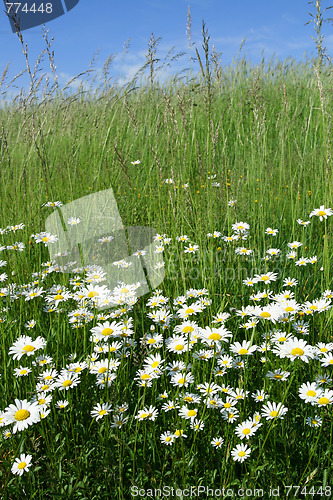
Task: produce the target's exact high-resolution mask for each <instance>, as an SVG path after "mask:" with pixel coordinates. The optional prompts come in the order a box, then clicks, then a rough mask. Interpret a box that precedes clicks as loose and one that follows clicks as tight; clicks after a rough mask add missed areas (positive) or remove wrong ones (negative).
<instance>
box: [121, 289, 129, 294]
mask: <svg viewBox="0 0 333 500" xmlns="http://www.w3.org/2000/svg"><path fill="white" fill-rule="evenodd" d="M128 292H129V289H128V288H122V289H121V290H120V293H128Z"/></svg>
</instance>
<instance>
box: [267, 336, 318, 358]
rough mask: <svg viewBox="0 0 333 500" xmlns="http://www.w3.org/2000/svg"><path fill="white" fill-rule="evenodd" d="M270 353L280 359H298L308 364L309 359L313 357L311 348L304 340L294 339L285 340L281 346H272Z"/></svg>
mask: <svg viewBox="0 0 333 500" xmlns="http://www.w3.org/2000/svg"><path fill="white" fill-rule="evenodd" d="M272 351H273V352H275V354H277V355H278V356H279V357H280V358H289V359H290V360H291V361H294V360H295V359H296V358H299V359H301V360H302V361H305V363H308V362H309V359H311V358H313V357H314V353H313V347H312V346H311V345H309V344H307V343H306V341H305V340H303V339H297V338H296V337H294V338H293V339H291V340H287V342H284V343H283V344H282V345H279V346H277V345H276V346H274V347H273V348H272Z"/></svg>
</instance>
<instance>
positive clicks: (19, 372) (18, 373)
mask: <svg viewBox="0 0 333 500" xmlns="http://www.w3.org/2000/svg"><path fill="white" fill-rule="evenodd" d="M29 373H31V369H30V368H28V367H27V366H20V367H19V368H15V369H14V375H15V377H25V376H26V375H28V374H29Z"/></svg>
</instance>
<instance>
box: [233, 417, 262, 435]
mask: <svg viewBox="0 0 333 500" xmlns="http://www.w3.org/2000/svg"><path fill="white" fill-rule="evenodd" d="M259 425H260V424H258V425H257V426H256V427H254V426H253V422H252V420H246V421H245V422H242V423H240V424H238V425H237V427H236V429H235V433H236V434H237V436H238V437H239V438H240V439H244V438H246V439H249V438H250V437H251V436H253V434H255V433H256V431H257V430H258V428H259Z"/></svg>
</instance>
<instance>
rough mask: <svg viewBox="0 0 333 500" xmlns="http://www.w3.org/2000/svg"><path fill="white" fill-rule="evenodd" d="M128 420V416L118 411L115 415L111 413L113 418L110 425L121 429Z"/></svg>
mask: <svg viewBox="0 0 333 500" xmlns="http://www.w3.org/2000/svg"><path fill="white" fill-rule="evenodd" d="M127 421H128V417H125V415H124V414H123V413H119V414H117V415H113V420H112V424H111V427H118V429H121V428H122V426H123V425H124V424H126V422H127Z"/></svg>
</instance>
